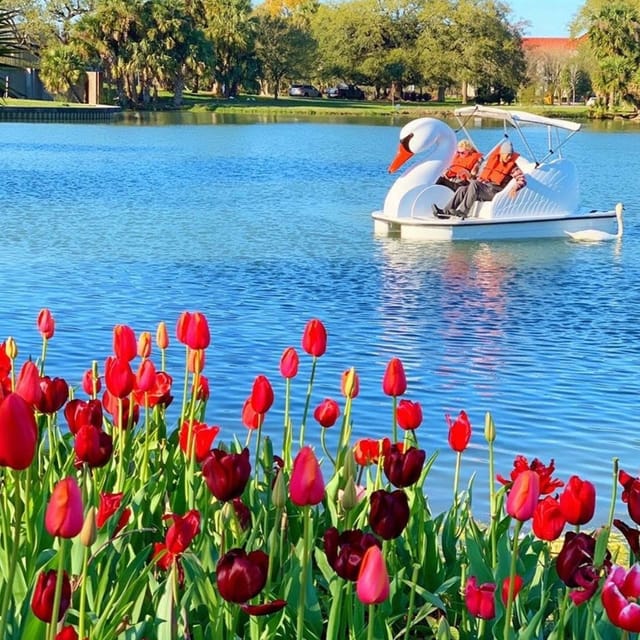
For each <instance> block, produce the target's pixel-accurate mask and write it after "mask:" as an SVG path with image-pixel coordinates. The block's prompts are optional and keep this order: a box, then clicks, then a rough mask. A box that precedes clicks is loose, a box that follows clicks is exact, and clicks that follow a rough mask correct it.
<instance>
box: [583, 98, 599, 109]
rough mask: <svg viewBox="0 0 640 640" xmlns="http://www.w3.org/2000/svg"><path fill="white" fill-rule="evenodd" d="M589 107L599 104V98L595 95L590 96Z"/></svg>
mask: <svg viewBox="0 0 640 640" xmlns="http://www.w3.org/2000/svg"><path fill="white" fill-rule="evenodd" d="M586 104H587V107H595V106H596V105H597V104H598V98H596V97H595V96H590V97H589V98H587V102H586Z"/></svg>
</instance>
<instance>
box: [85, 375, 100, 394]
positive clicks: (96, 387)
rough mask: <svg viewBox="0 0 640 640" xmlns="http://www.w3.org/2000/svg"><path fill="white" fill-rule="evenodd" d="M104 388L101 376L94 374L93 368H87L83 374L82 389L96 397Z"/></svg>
mask: <svg viewBox="0 0 640 640" xmlns="http://www.w3.org/2000/svg"><path fill="white" fill-rule="evenodd" d="M100 389H102V382H101V381H100V376H95V375H94V374H93V369H87V370H86V371H85V372H84V374H83V375H82V390H83V391H84V392H85V393H86V394H87V395H88V396H91V397H95V395H96V394H97V393H99V392H100Z"/></svg>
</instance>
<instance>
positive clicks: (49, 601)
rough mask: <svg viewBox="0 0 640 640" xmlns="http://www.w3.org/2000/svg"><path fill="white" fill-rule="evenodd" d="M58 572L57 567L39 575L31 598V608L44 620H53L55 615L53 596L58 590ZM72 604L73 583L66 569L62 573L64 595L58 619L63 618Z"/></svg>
mask: <svg viewBox="0 0 640 640" xmlns="http://www.w3.org/2000/svg"><path fill="white" fill-rule="evenodd" d="M56 574H57V571H56V570H55V569H51V570H50V571H43V572H42V573H40V575H39V576H38V580H37V582H36V586H35V588H34V590H33V597H32V599H31V609H33V613H34V614H35V615H36V617H38V618H40V620H42V621H44V622H51V620H52V618H53V617H54V616H53V598H54V594H55V591H56ZM70 604H71V583H70V582H69V576H68V575H67V572H66V571H65V572H64V573H63V574H62V597H61V599H60V607H59V609H58V615H57V617H56V621H58V622H59V621H60V620H62V616H64V614H65V612H66V610H67V609H68V608H69V605H70Z"/></svg>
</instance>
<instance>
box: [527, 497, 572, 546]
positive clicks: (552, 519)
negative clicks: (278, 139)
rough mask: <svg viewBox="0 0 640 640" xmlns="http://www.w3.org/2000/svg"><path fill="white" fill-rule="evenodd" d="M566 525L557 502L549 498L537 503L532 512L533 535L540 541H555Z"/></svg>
mask: <svg viewBox="0 0 640 640" xmlns="http://www.w3.org/2000/svg"><path fill="white" fill-rule="evenodd" d="M566 523H567V521H566V519H565V517H564V515H563V513H562V509H561V508H560V504H559V502H558V501H557V500H556V499H555V498H552V497H551V496H545V498H543V499H542V500H539V501H538V504H537V505H536V508H535V511H534V512H533V522H532V528H533V533H534V534H535V535H536V537H538V538H540V540H548V541H551V540H556V539H557V538H559V537H560V534H561V533H562V530H563V529H564V525H565V524H566Z"/></svg>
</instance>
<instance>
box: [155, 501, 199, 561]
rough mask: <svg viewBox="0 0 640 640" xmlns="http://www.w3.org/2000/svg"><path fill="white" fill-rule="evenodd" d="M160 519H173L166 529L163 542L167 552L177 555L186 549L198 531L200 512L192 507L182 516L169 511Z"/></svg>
mask: <svg viewBox="0 0 640 640" xmlns="http://www.w3.org/2000/svg"><path fill="white" fill-rule="evenodd" d="M162 519H163V520H172V521H173V524H172V525H171V526H170V527H169V528H168V529H167V533H166V536H165V544H166V547H167V550H168V551H169V553H171V554H173V555H174V556H179V555H181V554H182V553H184V552H185V551H186V550H187V548H188V547H189V545H190V544H191V542H192V540H193V539H194V538H195V537H196V536H197V535H198V533H200V512H199V511H197V510H196V509H192V510H191V511H189V512H187V513H186V514H185V515H184V516H179V515H177V514H175V513H169V514H167V515H165V516H163V518H162Z"/></svg>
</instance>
